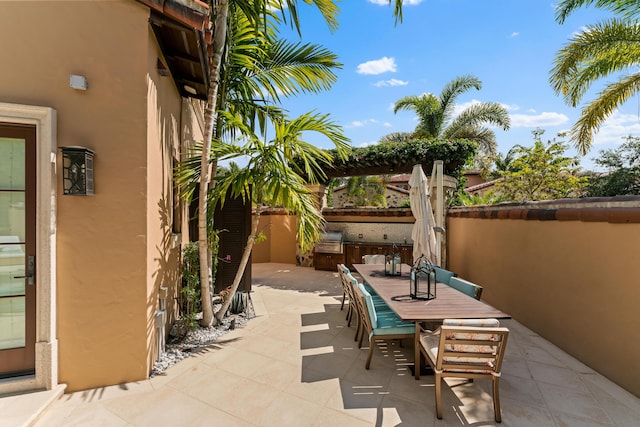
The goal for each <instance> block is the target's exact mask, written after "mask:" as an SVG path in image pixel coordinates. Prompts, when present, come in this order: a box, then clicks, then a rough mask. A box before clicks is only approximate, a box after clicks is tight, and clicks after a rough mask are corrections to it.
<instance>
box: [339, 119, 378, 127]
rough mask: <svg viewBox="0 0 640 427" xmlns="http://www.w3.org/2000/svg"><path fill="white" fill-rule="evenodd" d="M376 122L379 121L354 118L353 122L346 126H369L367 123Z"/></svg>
mask: <svg viewBox="0 0 640 427" xmlns="http://www.w3.org/2000/svg"><path fill="white" fill-rule="evenodd" d="M374 123H378V121H377V120H376V119H366V120H354V121H353V122H351V123H350V124H349V125H347V126H346V127H351V128H361V127H364V126H367V125H371V124H374Z"/></svg>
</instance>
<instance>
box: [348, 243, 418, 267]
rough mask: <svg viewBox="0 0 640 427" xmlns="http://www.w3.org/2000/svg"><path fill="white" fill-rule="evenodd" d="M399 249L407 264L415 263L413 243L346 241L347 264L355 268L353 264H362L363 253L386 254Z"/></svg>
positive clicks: (403, 260)
mask: <svg viewBox="0 0 640 427" xmlns="http://www.w3.org/2000/svg"><path fill="white" fill-rule="evenodd" d="M394 245H395V249H397V251H398V252H400V258H401V259H402V262H403V263H405V264H409V265H412V264H413V244H411V243H407V244H404V243H402V244H400V243H394V242H390V241H385V242H350V241H344V252H345V264H346V265H347V266H348V267H349V268H353V264H361V263H362V256H363V255H377V254H382V255H385V254H387V253H389V252H392V251H393V250H394Z"/></svg>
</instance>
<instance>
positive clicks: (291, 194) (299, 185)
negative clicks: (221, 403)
mask: <svg viewBox="0 0 640 427" xmlns="http://www.w3.org/2000/svg"><path fill="white" fill-rule="evenodd" d="M220 114H222V115H224V116H225V119H226V121H227V123H228V124H229V125H232V126H233V127H234V128H235V129H237V130H238V132H239V133H240V134H241V138H242V141H244V143H243V144H242V145H236V144H225V145H218V146H215V147H214V148H213V150H214V154H215V156H217V157H218V158H219V159H220V160H232V159H235V158H238V157H243V158H244V159H246V160H247V165H246V166H245V167H243V168H235V169H231V170H230V171H229V173H226V174H224V175H222V176H221V177H219V178H217V184H216V187H215V190H214V192H213V194H212V197H213V198H212V201H213V202H214V203H223V202H224V200H225V195H227V194H230V195H232V196H233V197H243V198H244V200H245V201H247V202H250V201H251V199H253V200H254V201H255V203H256V209H255V215H254V216H253V218H252V223H251V234H250V235H249V237H248V238H247V242H246V245H245V248H244V252H243V254H242V258H241V260H240V265H239V267H238V271H237V273H236V276H235V278H234V281H233V283H232V285H231V290H230V295H231V296H233V295H234V294H235V292H236V291H237V289H238V286H239V284H240V281H241V279H242V275H243V274H244V271H245V269H246V266H247V263H248V261H249V256H250V255H251V251H252V249H253V245H254V243H255V241H256V239H257V237H258V235H259V230H258V224H259V222H260V214H261V212H262V211H263V210H265V209H267V208H269V207H275V206H280V207H284V208H286V209H287V210H288V211H289V212H291V213H292V214H295V215H297V217H298V221H297V225H298V230H297V236H298V243H299V244H300V246H301V247H302V249H303V250H306V249H309V248H310V247H311V246H312V245H313V244H314V243H315V242H316V241H317V240H318V235H319V232H320V229H321V228H322V226H323V224H324V219H323V218H322V214H321V213H320V211H319V210H318V207H317V206H316V201H315V197H314V195H313V194H312V193H311V192H310V190H309V189H308V188H307V186H306V184H307V182H312V183H317V182H319V180H324V179H326V175H325V174H324V172H323V167H324V166H328V165H330V164H331V161H332V160H333V158H332V156H331V155H330V154H329V153H328V151H326V150H322V149H319V148H317V147H316V146H314V145H313V144H311V143H308V142H306V141H304V140H303V134H305V133H306V132H316V133H320V134H321V135H324V136H325V137H327V138H328V139H329V140H330V141H331V142H333V143H334V145H335V147H336V149H337V152H338V155H340V156H341V157H343V158H346V153H347V151H348V148H349V146H348V144H347V139H346V137H345V136H344V135H343V133H342V129H341V128H340V126H338V125H336V124H334V123H333V122H332V121H331V120H329V117H328V115H318V114H311V113H307V114H304V115H302V116H300V117H298V118H295V119H293V120H288V119H286V118H285V119H279V120H277V121H276V122H274V123H273V129H274V132H275V134H274V136H273V138H272V139H271V140H270V141H265V140H263V138H262V137H261V136H259V135H257V134H256V133H255V132H254V131H253V130H252V129H251V128H250V127H249V126H247V125H246V123H245V122H244V120H243V118H242V117H239V116H234V115H232V114H230V113H228V112H221V113H220ZM296 159H298V160H301V161H302V162H301V163H302V164H304V165H306V167H304V168H300V167H298V164H300V163H298V162H295V161H294V160H296ZM302 176H305V177H307V179H308V181H306V180H305V179H303V178H302ZM252 195H253V197H252ZM230 304H231V298H227V299H225V303H224V304H223V305H222V307H221V308H220V310H218V312H217V313H216V314H215V317H216V320H217V321H218V322H221V321H222V318H223V317H224V314H225V313H226V311H227V309H228V308H229V305H230Z"/></svg>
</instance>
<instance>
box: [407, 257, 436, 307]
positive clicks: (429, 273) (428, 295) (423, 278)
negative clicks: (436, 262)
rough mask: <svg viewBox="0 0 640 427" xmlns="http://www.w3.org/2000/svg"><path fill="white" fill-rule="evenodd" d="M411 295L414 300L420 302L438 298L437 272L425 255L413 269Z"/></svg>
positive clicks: (410, 280)
mask: <svg viewBox="0 0 640 427" xmlns="http://www.w3.org/2000/svg"><path fill="white" fill-rule="evenodd" d="M409 295H410V296H411V298H412V299H420V300H432V299H435V298H436V271H435V269H434V268H433V264H431V262H429V260H428V259H427V258H426V257H425V256H424V255H423V256H421V257H419V258H418V260H417V261H416V262H415V263H414V264H413V267H411V275H410V278H409Z"/></svg>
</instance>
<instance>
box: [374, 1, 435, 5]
mask: <svg viewBox="0 0 640 427" xmlns="http://www.w3.org/2000/svg"><path fill="white" fill-rule="evenodd" d="M367 1H368V2H369V3H373V4H378V5H380V6H388V5H389V0H367ZM420 3H422V0H404V1H403V2H402V5H403V6H415V5H416V4H420Z"/></svg>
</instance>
